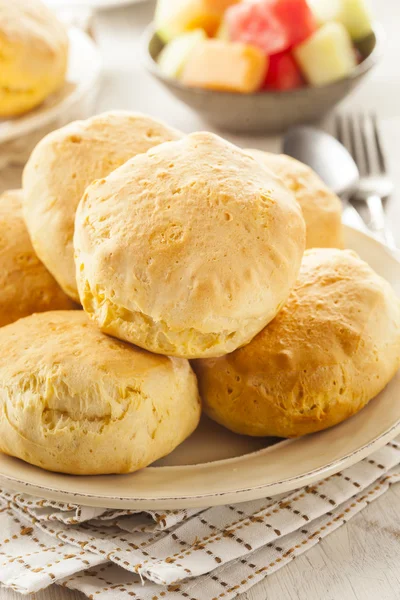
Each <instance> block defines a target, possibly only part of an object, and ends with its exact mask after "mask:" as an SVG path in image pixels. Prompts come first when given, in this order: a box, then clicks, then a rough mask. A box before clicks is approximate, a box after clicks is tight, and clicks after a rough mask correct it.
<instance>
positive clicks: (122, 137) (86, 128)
mask: <svg viewBox="0 0 400 600" xmlns="http://www.w3.org/2000/svg"><path fill="white" fill-rule="evenodd" d="M181 135H182V134H180V133H179V132H178V131H176V130H175V129H172V128H171V127H168V126H167V125H164V124H163V123H161V122H160V121H157V120H156V119H152V118H151V117H147V116H145V115H141V114H139V113H130V112H126V111H114V112H107V113H103V114H100V115H97V116H95V117H92V118H91V119H87V120H86V121H75V122H74V123H70V124H69V125H67V126H66V127H62V128H61V129H58V130H57V131H54V132H53V133H50V134H49V135H47V136H46V137H45V138H43V139H42V140H41V141H40V142H39V144H38V145H37V146H36V148H35V149H34V151H33V153H32V155H31V157H30V159H29V161H28V163H27V165H26V167H25V170H24V175H23V187H24V192H25V202H24V214H25V220H26V224H27V227H28V230H29V233H30V236H31V239H32V243H33V247H34V248H35V250H36V253H37V255H38V256H39V258H40V260H41V261H42V262H43V263H44V264H45V265H46V267H47V268H48V269H49V271H50V273H52V275H53V276H54V277H55V278H56V279H57V281H58V283H59V284H60V285H61V287H62V288H63V289H64V291H65V292H66V293H67V294H69V295H70V296H71V297H72V298H73V299H74V300H76V301H79V296H78V292H77V288H76V278H75V266H74V251H73V245H72V238H73V234H74V220H75V211H76V208H77V206H78V203H79V200H80V199H81V196H82V194H83V192H84V191H85V188H86V187H87V186H88V185H89V184H90V183H92V181H94V180H95V179H99V178H102V177H105V176H106V175H108V174H109V173H111V171H113V170H114V169H116V168H117V167H119V166H120V165H122V164H123V163H124V162H126V161H127V160H128V159H129V158H131V157H132V156H136V154H140V153H142V152H146V151H147V150H148V149H149V148H152V147H153V146H156V145H157V144H160V143H162V142H166V141H169V140H176V139H179V138H180V137H181Z"/></svg>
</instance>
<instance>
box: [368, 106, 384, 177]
mask: <svg viewBox="0 0 400 600" xmlns="http://www.w3.org/2000/svg"><path fill="white" fill-rule="evenodd" d="M371 121H372V127H373V132H374V138H375V145H376V153H377V155H378V163H379V168H380V171H381V173H386V170H387V169H386V158H385V153H384V152H383V148H382V143H381V138H380V134H379V127H378V119H377V117H376V114H373V115H372V117H371Z"/></svg>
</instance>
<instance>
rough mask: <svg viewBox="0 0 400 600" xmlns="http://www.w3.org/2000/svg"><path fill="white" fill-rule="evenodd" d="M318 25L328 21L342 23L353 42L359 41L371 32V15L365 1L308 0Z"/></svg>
mask: <svg viewBox="0 0 400 600" xmlns="http://www.w3.org/2000/svg"><path fill="white" fill-rule="evenodd" d="M308 2H309V4H310V6H311V9H312V11H313V13H314V15H315V17H316V18H317V21H318V22H319V24H320V25H321V24H324V23H327V22H328V21H338V22H339V23H342V24H343V25H344V26H345V27H346V29H347V31H348V32H349V34H350V36H351V38H352V39H353V40H360V39H362V38H363V37H366V36H367V35H368V34H369V33H371V31H372V22H371V14H370V11H369V9H368V5H367V3H366V2H365V0H308Z"/></svg>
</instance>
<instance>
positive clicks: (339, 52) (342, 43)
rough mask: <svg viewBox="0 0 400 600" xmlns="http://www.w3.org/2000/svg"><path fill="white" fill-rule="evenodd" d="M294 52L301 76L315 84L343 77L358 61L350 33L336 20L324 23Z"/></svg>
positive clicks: (323, 83)
mask: <svg viewBox="0 0 400 600" xmlns="http://www.w3.org/2000/svg"><path fill="white" fill-rule="evenodd" d="M293 53H294V57H295V59H296V60H297V63H298V65H299V66H300V68H301V70H302V72H303V75H304V76H305V78H306V79H307V81H308V82H309V83H311V85H315V86H320V85H325V84H328V83H332V82H333V81H336V80H338V79H342V78H343V77H346V76H347V75H349V73H351V71H352V70H353V69H354V68H355V66H356V64H357V61H356V56H355V51H354V48H353V44H352V42H351V39H350V35H349V33H348V32H347V29H346V28H345V27H344V25H342V24H341V23H336V22H330V23H326V24H325V25H323V26H322V27H321V28H320V29H318V30H317V31H316V32H315V33H314V34H313V35H312V36H311V37H309V38H308V39H307V40H306V41H305V42H303V43H302V44H300V45H299V46H296V48H294V50H293Z"/></svg>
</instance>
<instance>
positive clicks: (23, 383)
mask: <svg viewBox="0 0 400 600" xmlns="http://www.w3.org/2000/svg"><path fill="white" fill-rule="evenodd" d="M199 418H200V402H199V397H198V390H197V383H196V377H195V375H194V373H193V371H192V370H191V368H190V366H189V363H188V361H186V360H183V359H179V358H167V357H165V356H156V355H153V354H150V353H148V352H146V351H144V350H141V349H139V348H135V347H134V346H130V345H129V344H125V343H124V342H120V341H118V340H115V339H112V338H110V337H107V336H106V335H103V334H102V333H101V332H100V331H99V330H98V329H97V328H96V327H95V326H94V325H92V324H91V323H90V322H89V320H88V318H87V317H86V315H85V313H84V312H83V311H58V312H48V313H43V314H40V315H39V314H38V315H32V316H30V317H27V318H25V319H21V320H20V321H17V322H16V323H13V324H12V325H8V326H7V327H3V328H2V329H1V330H0V451H2V452H4V453H6V454H10V455H11V456H16V457H17V458H21V459H22V460H25V461H26V462H29V463H31V464H33V465H36V466H38V467H42V468H43V469H47V470H50V471H59V472H62V473H71V474H78V475H92V474H93V475H97V474H103V473H129V472H132V471H136V470H137V469H141V468H143V467H146V466H147V465H148V464H150V463H152V462H153V461H155V460H157V459H158V458H160V457H162V456H164V455H165V454H168V453H169V452H171V451H172V450H174V448H175V447H176V446H177V445H178V444H180V443H181V442H183V440H184V439H185V438H187V437H188V436H189V435H190V434H191V433H192V432H193V430H194V429H195V428H196V426H197V424H198V422H199Z"/></svg>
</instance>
